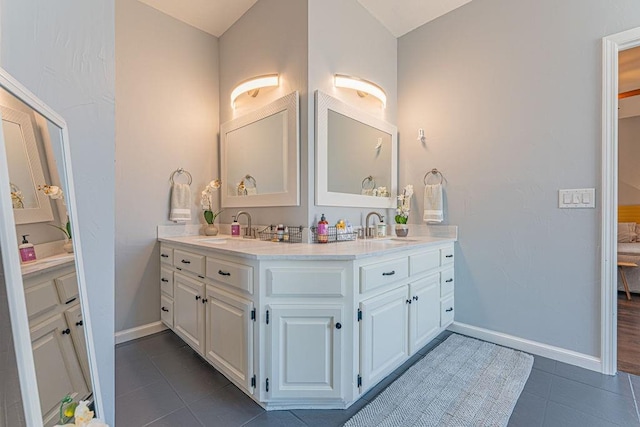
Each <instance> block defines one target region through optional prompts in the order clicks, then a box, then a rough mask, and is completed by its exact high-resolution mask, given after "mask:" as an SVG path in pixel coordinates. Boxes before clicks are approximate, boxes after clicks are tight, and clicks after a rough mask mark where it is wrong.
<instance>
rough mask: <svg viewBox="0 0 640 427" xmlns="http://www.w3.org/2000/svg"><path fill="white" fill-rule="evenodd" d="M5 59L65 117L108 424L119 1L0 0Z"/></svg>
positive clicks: (111, 376)
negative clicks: (117, 3) (115, 11)
mask: <svg viewBox="0 0 640 427" xmlns="http://www.w3.org/2000/svg"><path fill="white" fill-rule="evenodd" d="M0 9H1V10H2V16H1V25H0V28H1V30H0V36H1V52H2V57H1V60H0V63H1V65H2V67H3V68H5V69H6V70H7V71H8V72H9V73H11V74H12V75H13V76H14V77H15V78H16V79H17V80H18V81H20V82H21V83H22V84H23V85H25V86H26V87H27V88H28V89H29V90H31V91H32V92H34V93H35V94H36V95H37V96H39V97H40V98H41V99H42V100H43V101H44V102H46V103H47V104H49V105H50V106H51V107H52V108H53V109H54V110H55V111H56V112H58V113H59V114H60V115H61V116H62V117H64V118H65V120H66V121H67V124H68V126H69V137H70V145H71V158H72V162H73V172H74V174H75V183H76V195H77V198H78V200H77V206H78V223H79V226H80V231H81V235H82V246H83V249H84V254H83V255H84V261H85V271H86V279H87V287H88V297H89V301H90V307H89V308H90V310H91V318H92V321H93V333H94V339H95V347H96V356H97V361H98V371H99V375H100V380H101V388H102V396H103V404H104V408H105V412H106V413H105V414H103V416H104V417H105V419H106V421H107V422H108V423H109V424H113V422H114V399H113V396H114V374H113V373H114V351H113V344H114V339H113V331H114V329H113V326H114V325H113V322H114V320H113V315H114V298H113V278H114V268H113V265H114V255H113V254H114V243H113V236H114V198H113V193H114V166H113V162H114V25H113V22H114V10H113V9H114V3H113V0H102V1H91V2H79V1H73V0H59V1H55V2H52V1H48V0H0Z"/></svg>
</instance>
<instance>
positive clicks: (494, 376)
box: [345, 334, 533, 427]
mask: <svg viewBox="0 0 640 427" xmlns="http://www.w3.org/2000/svg"><path fill="white" fill-rule="evenodd" d="M532 366H533V356H531V355H529V354H526V353H522V352H520V351H516V350H512V349H509V348H505V347H500V346H497V345H495V344H491V343H487V342H484V341H479V340H476V339H473V338H467V337H463V336H461V335H456V334H453V335H451V336H449V338H447V340H446V341H445V342H443V343H442V344H440V345H439V346H438V347H436V348H435V349H433V350H432V351H431V352H430V353H429V354H427V356H426V357H424V358H423V359H422V360H420V361H418V362H417V363H416V364H415V365H413V366H412V367H411V368H409V369H408V370H407V371H406V372H405V373H404V374H402V376H401V377H400V378H398V379H397V380H396V381H394V382H393V384H391V385H390V386H389V387H387V389H386V390H384V391H383V392H382V393H380V394H379V395H378V396H377V397H376V398H375V399H374V400H373V401H372V402H370V403H369V404H368V405H367V406H365V407H364V408H362V409H361V410H360V411H359V412H358V413H357V414H356V415H354V416H353V417H352V418H351V419H350V420H349V421H347V423H346V424H345V427H372V426H388V427H395V426H398V427H400V426H402V427H409V426H474V427H475V426H506V425H507V423H508V422H509V417H510V416H511V412H513V408H514V407H515V405H516V402H517V401H518V397H519V396H520V393H521V392H522V389H523V388H524V385H525V383H526V382H527V378H529V374H530V373H531V367H532Z"/></svg>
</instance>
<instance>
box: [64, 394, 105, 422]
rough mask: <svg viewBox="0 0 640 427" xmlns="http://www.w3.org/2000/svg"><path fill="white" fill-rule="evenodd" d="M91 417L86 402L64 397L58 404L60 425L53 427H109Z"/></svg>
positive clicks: (90, 411) (91, 412)
mask: <svg viewBox="0 0 640 427" xmlns="http://www.w3.org/2000/svg"><path fill="white" fill-rule="evenodd" d="M93 415H94V413H93V411H92V410H90V409H89V405H88V402H87V401H86V400H81V401H79V402H75V401H74V400H73V399H72V398H71V396H65V397H64V399H62V401H61V402H60V424H57V425H56V426H55V427H109V426H108V425H107V424H106V423H105V422H103V421H102V420H100V419H99V418H93Z"/></svg>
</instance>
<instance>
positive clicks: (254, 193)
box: [245, 187, 258, 196]
mask: <svg viewBox="0 0 640 427" xmlns="http://www.w3.org/2000/svg"><path fill="white" fill-rule="evenodd" d="M245 191H246V195H247V196H257V195H258V188H257V187H251V188H246V189H245Z"/></svg>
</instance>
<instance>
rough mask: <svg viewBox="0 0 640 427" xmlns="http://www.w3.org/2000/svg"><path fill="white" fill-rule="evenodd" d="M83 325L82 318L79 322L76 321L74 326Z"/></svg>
mask: <svg viewBox="0 0 640 427" xmlns="http://www.w3.org/2000/svg"><path fill="white" fill-rule="evenodd" d="M82 325H84V322H83V321H82V320H80V321H79V322H76V326H82Z"/></svg>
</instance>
